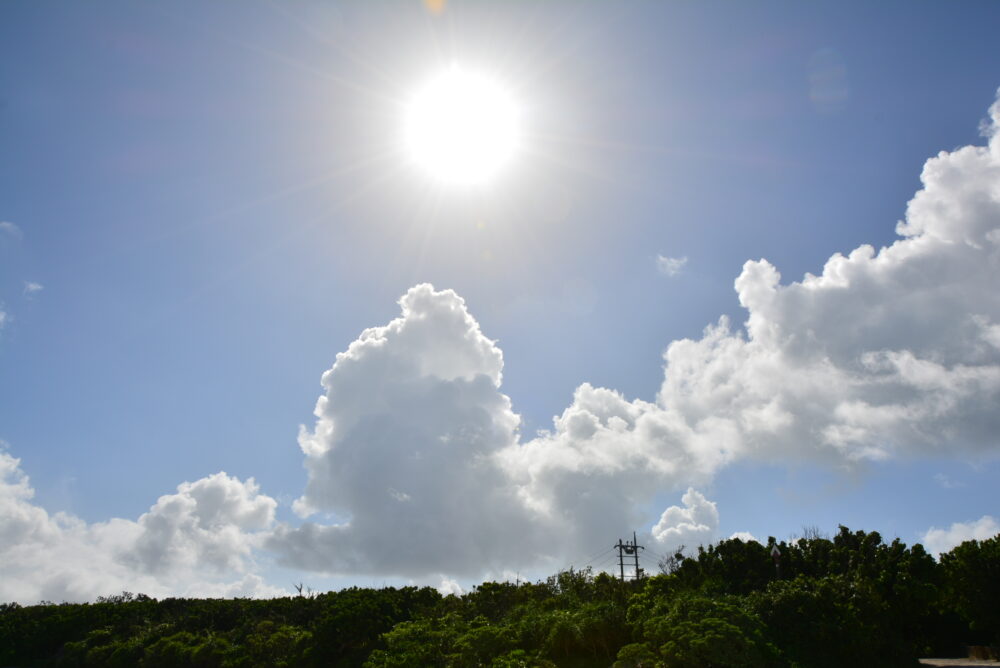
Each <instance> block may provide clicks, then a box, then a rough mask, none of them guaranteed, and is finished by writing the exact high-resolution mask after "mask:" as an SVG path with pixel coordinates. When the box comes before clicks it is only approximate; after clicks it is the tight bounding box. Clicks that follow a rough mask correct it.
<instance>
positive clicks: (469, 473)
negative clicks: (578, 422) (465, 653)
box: [271, 285, 536, 575]
mask: <svg viewBox="0 0 1000 668" xmlns="http://www.w3.org/2000/svg"><path fill="white" fill-rule="evenodd" d="M399 303H400V306H401V308H402V314H401V316H400V317H399V318H397V319H396V320H393V321H392V322H391V323H389V324H388V325H387V326H385V327H376V328H372V329H368V330H366V331H364V332H363V333H362V334H361V336H360V337H359V338H358V340H357V341H355V342H354V343H352V344H351V345H350V347H349V348H348V350H347V352H344V353H341V354H339V355H338V356H337V360H336V363H335V364H334V365H333V368H331V369H330V370H329V371H327V372H326V373H325V374H323V387H324V388H325V390H326V394H325V395H324V396H322V397H320V399H319V402H318V403H317V405H316V416H317V421H316V425H315V427H314V429H313V430H312V431H306V430H303V431H302V432H301V434H300V436H299V443H300V445H301V447H302V451H303V452H304V453H305V456H306V468H307V469H308V471H309V482H308V485H307V487H306V491H305V494H304V495H303V496H302V498H301V499H299V501H298V502H297V504H296V508H297V509H298V510H299V511H301V512H303V513H308V512H310V511H314V510H322V511H326V512H330V513H333V514H334V515H335V516H336V517H338V518H341V520H342V521H341V522H339V523H337V524H335V525H332V526H320V525H316V524H313V523H306V524H304V525H303V526H301V527H300V528H298V529H289V528H283V529H282V530H280V531H279V532H277V533H276V535H275V538H274V540H273V541H272V542H271V545H272V547H274V548H275V549H277V550H278V551H280V552H282V553H284V554H285V555H286V560H287V561H288V562H289V563H291V564H293V565H295V566H299V567H306V568H313V569H319V570H329V571H341V572H344V571H347V572H372V573H397V574H403V575H419V574H425V573H428V572H435V571H441V570H442V569H444V570H446V571H447V572H448V573H449V574H470V573H473V572H482V570H483V569H488V568H490V567H497V568H499V567H503V566H506V565H509V564H511V563H514V562H515V561H516V560H517V559H519V558H521V555H522V553H523V551H524V550H525V549H526V547H527V549H529V550H530V549H531V548H530V546H531V545H532V543H533V540H532V532H533V531H534V530H535V528H536V523H534V522H532V517H531V514H530V513H529V512H528V511H527V509H526V508H525V507H524V505H523V504H522V503H521V502H520V500H519V497H518V490H517V487H516V485H515V484H514V483H513V482H512V481H511V480H510V479H509V478H508V477H507V476H506V475H505V474H504V471H503V470H502V469H501V468H500V467H499V466H498V464H497V460H496V455H497V453H498V452H501V451H502V450H504V449H506V448H511V447H514V446H515V444H516V439H517V426H518V422H519V420H518V417H517V416H516V415H514V413H513V412H512V410H511V405H510V400H509V399H508V398H507V397H506V396H504V395H503V394H501V393H500V391H499V389H498V388H499V386H500V379H501V369H502V367H503V357H502V354H501V352H500V350H499V349H498V348H497V347H496V346H495V345H494V343H493V342H492V341H490V340H489V339H487V338H486V337H485V336H483V334H482V332H481V331H480V330H479V325H478V324H477V323H476V321H475V320H474V319H473V318H472V316H471V315H469V313H468V311H467V310H466V307H465V303H464V301H463V300H462V299H461V298H460V297H459V296H458V295H456V294H455V293H454V292H452V291H451V290H445V291H443V292H435V291H434V289H433V288H432V287H431V286H429V285H418V286H416V287H414V288H411V289H410V290H409V292H407V293H406V295H405V296H404V297H403V298H402V299H401V300H400V302H399Z"/></svg>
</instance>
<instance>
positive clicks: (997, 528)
mask: <svg viewBox="0 0 1000 668" xmlns="http://www.w3.org/2000/svg"><path fill="white" fill-rule="evenodd" d="M997 534H1000V522H998V521H997V519H996V518H995V517H993V516H992V515H983V516H982V517H980V518H979V519H978V520H970V521H968V522H953V523H952V525H951V526H950V527H948V528H947V529H937V528H935V527H931V528H930V529H928V530H927V531H925V532H924V534H923V536H922V537H921V542H923V544H924V547H926V548H927V551H928V552H930V553H931V554H933V555H935V556H941V555H942V554H943V553H945V552H950V551H951V550H953V549H954V548H955V547H957V546H959V545H961V544H962V543H964V542H965V541H967V540H987V539H989V538H993V537H994V536H996V535H997Z"/></svg>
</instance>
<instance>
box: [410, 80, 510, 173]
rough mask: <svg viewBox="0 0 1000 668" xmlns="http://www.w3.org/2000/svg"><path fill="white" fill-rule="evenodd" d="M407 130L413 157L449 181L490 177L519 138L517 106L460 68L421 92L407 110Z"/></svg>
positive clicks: (494, 87)
mask: <svg viewBox="0 0 1000 668" xmlns="http://www.w3.org/2000/svg"><path fill="white" fill-rule="evenodd" d="M405 132H406V147H407V149H408V151H409V154H410V157H411V158H412V159H413V160H414V161H415V162H416V163H417V164H418V165H420V167H422V168H423V169H424V170H426V171H427V172H428V173H429V174H430V175H431V176H432V177H433V178H435V179H437V180H439V181H442V182H444V183H447V184H460V185H472V184H481V183H484V182H486V181H489V180H490V179H491V178H492V177H493V176H494V175H496V174H497V172H499V171H500V169H501V168H502V167H503V166H504V165H505V164H506V163H507V162H508V161H509V160H510V157H511V156H512V155H513V154H514V152H515V151H516V150H517V148H518V144H519V141H520V137H519V128H518V111H517V107H516V105H515V104H514V101H513V99H512V98H511V97H510V95H509V94H508V93H507V91H506V90H504V89H503V88H502V87H500V86H499V85H498V84H496V83H494V82H493V81H491V80H489V79H488V78H486V77H483V76H481V75H479V74H475V73H472V72H467V71H465V70H461V69H459V68H457V67H452V68H450V69H448V70H447V71H445V72H443V73H442V74H440V75H438V76H437V77H435V78H433V79H431V80H430V82H428V83H427V84H426V85H425V86H424V87H423V88H421V89H420V90H419V91H418V92H417V94H416V95H415V96H414V97H413V99H412V100H411V101H410V104H409V106H408V107H407V110H406V127H405Z"/></svg>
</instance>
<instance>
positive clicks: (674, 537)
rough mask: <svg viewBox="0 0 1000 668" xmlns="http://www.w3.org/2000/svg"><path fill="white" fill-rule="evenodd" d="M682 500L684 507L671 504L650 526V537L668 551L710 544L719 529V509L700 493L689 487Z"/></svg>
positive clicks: (670, 552)
mask: <svg viewBox="0 0 1000 668" xmlns="http://www.w3.org/2000/svg"><path fill="white" fill-rule="evenodd" d="M681 502H682V503H683V504H684V506H683V507H681V506H670V507H669V508H667V509H666V510H664V511H663V515H661V516H660V521H659V522H657V523H656V525H655V526H653V538H655V539H656V542H657V543H658V544H659V546H660V548H662V550H663V551H666V552H667V553H669V554H672V553H673V552H674V551H676V550H678V549H680V548H681V547H682V546H686V547H689V548H694V547H697V546H699V545H707V544H708V543H711V542H712V541H713V540H715V534H716V531H717V530H718V528H719V510H718V509H717V508H716V507H715V503H714V502H712V501H709V500H708V499H706V498H705V496H704V495H703V494H702V493H701V492H699V491H697V490H696V489H694V488H693V487H689V488H688V490H687V492H685V494H684V496H683V497H681Z"/></svg>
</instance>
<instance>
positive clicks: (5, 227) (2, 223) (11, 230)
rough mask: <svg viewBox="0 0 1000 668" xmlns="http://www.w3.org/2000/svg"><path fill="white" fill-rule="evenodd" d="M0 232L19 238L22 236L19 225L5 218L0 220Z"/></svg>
mask: <svg viewBox="0 0 1000 668" xmlns="http://www.w3.org/2000/svg"><path fill="white" fill-rule="evenodd" d="M0 234H6V235H7V236H10V237H13V238H15V239H20V238H21V237H22V236H24V235H23V233H22V232H21V228H20V227H18V226H17V225H15V224H14V223H12V222H10V221H7V220H0Z"/></svg>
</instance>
